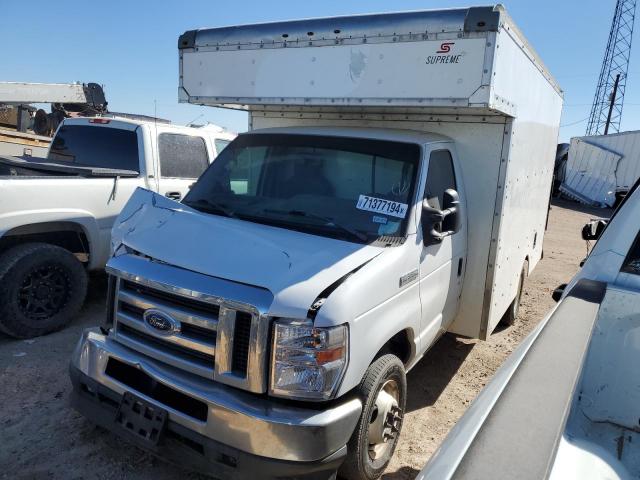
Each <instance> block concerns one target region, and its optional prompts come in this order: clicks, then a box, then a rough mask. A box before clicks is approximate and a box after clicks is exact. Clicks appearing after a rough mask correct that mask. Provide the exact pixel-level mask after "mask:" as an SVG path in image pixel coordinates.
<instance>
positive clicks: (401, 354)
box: [375, 329, 413, 365]
mask: <svg viewBox="0 0 640 480" xmlns="http://www.w3.org/2000/svg"><path fill="white" fill-rule="evenodd" d="M387 353H391V354H393V355H395V356H396V357H398V358H399V359H400V360H401V361H402V363H404V364H405V365H406V364H407V363H409V361H410V360H411V357H412V356H413V347H412V342H411V334H410V331H409V329H407V330H402V331H400V332H398V333H396V334H395V335H394V336H393V337H391V338H390V339H389V340H388V341H387V343H385V344H384V345H383V346H382V348H381V349H380V350H379V351H378V353H377V354H376V356H375V358H379V357H381V356H382V355H386V354H387Z"/></svg>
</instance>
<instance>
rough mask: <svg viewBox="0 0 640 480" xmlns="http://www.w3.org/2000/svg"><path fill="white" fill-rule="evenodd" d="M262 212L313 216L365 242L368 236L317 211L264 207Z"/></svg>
mask: <svg viewBox="0 0 640 480" xmlns="http://www.w3.org/2000/svg"><path fill="white" fill-rule="evenodd" d="M262 211H263V212H264V213H275V214H276V215H290V216H292V217H305V218H315V219H316V220H321V221H323V222H326V223H327V224H328V225H330V226H332V227H337V228H338V229H339V230H342V231H343V232H346V233H348V234H349V235H351V236H352V237H355V238H357V239H358V240H360V241H363V242H366V241H367V240H368V238H369V237H367V235H365V234H364V233H361V232H358V231H357V230H354V229H353V228H351V227H347V226H346V225H341V224H339V223H336V221H335V220H334V219H333V218H331V217H325V216H322V215H318V214H317V213H312V212H305V211H302V210H276V209H268V208H267V209H264V210H262Z"/></svg>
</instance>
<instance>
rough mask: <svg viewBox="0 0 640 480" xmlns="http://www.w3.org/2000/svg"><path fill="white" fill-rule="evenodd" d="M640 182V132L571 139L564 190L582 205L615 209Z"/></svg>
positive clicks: (562, 186) (563, 183)
mask: <svg viewBox="0 0 640 480" xmlns="http://www.w3.org/2000/svg"><path fill="white" fill-rule="evenodd" d="M638 178H640V131H638V130H635V131H631V132H620V133H614V134H610V135H592V136H587V137H574V138H572V139H571V146H570V148H569V157H568V159H567V167H566V171H565V175H564V179H563V182H562V185H561V186H560V190H561V191H562V192H563V193H564V194H565V195H567V196H569V197H571V198H574V199H576V200H578V201H580V202H582V203H586V204H588V205H594V206H599V207H613V206H614V205H615V204H616V202H617V201H618V200H619V199H620V198H622V197H624V196H625V195H626V194H627V192H628V191H629V189H630V188H631V187H632V186H633V184H634V183H635V182H636V181H637V180H638Z"/></svg>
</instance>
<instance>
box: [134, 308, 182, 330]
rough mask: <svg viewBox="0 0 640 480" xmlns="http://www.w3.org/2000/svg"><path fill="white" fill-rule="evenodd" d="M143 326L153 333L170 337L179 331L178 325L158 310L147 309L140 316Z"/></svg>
mask: <svg viewBox="0 0 640 480" xmlns="http://www.w3.org/2000/svg"><path fill="white" fill-rule="evenodd" d="M142 319H143V320H144V323H145V325H146V326H147V327H148V328H149V329H150V330H152V331H153V332H154V333H159V334H162V335H171V334H172V333H175V332H179V331H180V323H179V322H178V321H177V320H174V319H173V318H171V317H170V316H169V315H167V314H166V313H164V312H161V311H160V310H156V309H153V308H151V309H149V310H145V312H144V313H143V314H142Z"/></svg>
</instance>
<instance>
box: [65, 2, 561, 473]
mask: <svg viewBox="0 0 640 480" xmlns="http://www.w3.org/2000/svg"><path fill="white" fill-rule="evenodd" d="M178 45H179V49H180V98H181V99H182V100H183V101H188V102H192V103H196V104H205V105H218V106H225V107H233V108H239V109H246V110H248V112H249V125H250V132H249V133H246V134H242V135H240V136H239V137H238V138H237V139H236V140H234V141H233V142H232V143H231V144H230V145H229V146H228V147H227V148H226V149H225V151H224V152H223V153H222V154H221V155H220V157H219V158H218V159H217V160H216V162H215V163H213V164H212V165H211V166H210V167H209V168H208V170H207V171H206V172H205V173H204V174H203V175H202V176H201V177H200V179H199V180H198V182H197V183H196V184H195V185H194V186H193V188H192V189H191V191H190V192H189V194H188V195H187V196H186V197H185V198H184V200H183V202H182V203H177V202H174V201H172V200H170V199H167V198H164V197H162V196H161V195H158V194H157V193H154V192H151V191H146V190H142V189H141V190H138V191H137V192H136V193H134V195H133V197H132V198H131V200H130V201H129V203H128V204H127V206H126V207H125V208H124V210H123V212H122V214H121V215H120V217H119V218H118V219H117V221H116V223H115V225H114V230H113V244H114V251H113V257H112V258H111V259H110V260H109V262H108V265H107V271H108V272H109V274H110V275H111V278H110V285H111V288H110V297H109V300H108V309H109V310H108V324H107V325H106V326H103V328H102V329H89V330H87V331H85V333H84V334H83V335H82V337H81V339H80V341H79V343H78V346H77V349H76V351H75V353H74V354H73V358H72V361H71V368H70V373H71V379H72V382H73V384H74V394H73V402H74V405H75V406H76V408H78V409H79V410H80V411H81V412H83V413H84V414H85V415H86V416H88V417H89V418H91V419H92V420H93V421H95V422H97V423H99V424H101V425H103V426H104V427H106V428H109V429H112V430H114V431H116V432H118V433H119V434H122V435H123V436H124V437H125V438H127V439H129V440H131V441H133V442H135V443H137V444H139V445H141V446H143V447H146V448H149V449H150V450H152V451H155V452H156V453H158V454H160V455H161V456H162V457H163V458H165V459H168V460H172V461H174V462H176V463H179V464H181V465H184V466H189V467H192V468H195V469H198V470H201V471H204V472H206V473H209V474H211V475H213V476H215V477H218V478H281V479H282V478H303V477H304V478H329V477H331V476H335V474H336V470H337V469H338V468H340V473H341V475H342V476H344V477H345V478H348V479H375V478H377V477H379V476H380V475H381V474H382V472H383V471H384V469H385V468H386V466H387V464H388V462H389V460H390V458H391V456H392V455H393V452H394V449H395V446H396V444H397V442H398V436H399V433H400V430H401V428H402V422H403V415H404V410H405V402H406V396H407V388H406V372H407V371H409V370H410V369H411V368H412V367H413V366H414V365H415V364H416V363H417V362H418V361H419V360H420V359H421V358H422V356H423V355H424V353H425V352H426V351H427V350H428V349H429V348H430V347H431V345H433V344H434V342H435V341H436V340H437V339H438V338H439V337H440V336H441V335H442V334H443V333H444V332H446V331H452V332H456V333H458V334H462V335H467V336H470V337H476V338H486V337H487V336H488V335H489V334H490V333H491V331H492V330H493V329H494V328H495V326H496V325H497V324H498V322H500V321H501V320H503V321H504V322H506V323H512V322H513V321H514V320H515V318H516V315H517V311H518V304H519V297H520V292H521V290H522V283H523V281H524V279H525V278H526V276H527V275H528V274H529V272H530V271H531V270H532V269H533V268H534V267H535V265H536V264H537V263H538V261H539V259H540V258H541V256H542V242H543V236H544V230H545V223H546V217H547V207H548V202H549V193H550V189H551V179H552V174H553V164H554V155H555V150H556V142H557V135H558V126H559V121H560V114H561V109H562V94H561V92H560V90H559V88H558V86H557V85H556V84H555V82H554V80H553V79H552V77H551V76H550V75H549V74H548V72H547V71H546V70H545V68H544V65H543V63H542V62H541V60H540V59H539V58H538V57H537V55H536V54H535V52H534V51H533V50H532V49H531V47H530V46H529V45H528V43H527V42H526V40H525V39H524V37H523V36H522V34H521V33H520V32H519V31H518V29H517V28H516V27H515V25H514V24H513V22H512V21H511V19H510V18H509V16H508V15H507V14H506V12H505V11H504V9H503V8H502V7H500V6H497V7H479V8H460V9H453V10H443V11H439V10H434V11H422V12H410V13H398V14H383V15H365V16H356V17H338V18H327V19H317V20H302V21H293V22H281V23H271V24H264V25H249V26H240V27H229V28H219V29H205V30H198V31H190V32H186V33H185V34H184V35H182V36H181V37H180V39H179V43H178Z"/></svg>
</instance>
